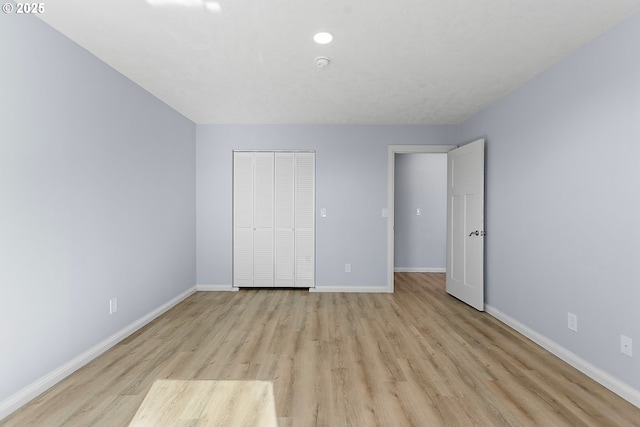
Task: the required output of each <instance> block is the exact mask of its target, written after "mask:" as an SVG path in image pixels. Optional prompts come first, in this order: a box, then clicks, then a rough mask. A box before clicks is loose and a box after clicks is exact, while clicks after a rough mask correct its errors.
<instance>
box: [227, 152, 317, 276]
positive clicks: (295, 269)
mask: <svg viewBox="0 0 640 427" xmlns="http://www.w3.org/2000/svg"><path fill="white" fill-rule="evenodd" d="M236 153H247V154H252V155H253V165H254V168H253V170H252V172H251V173H252V176H251V180H252V181H253V182H254V186H253V188H252V192H253V206H252V209H253V210H254V212H255V179H256V178H255V161H256V160H255V154H256V153H272V154H273V156H274V162H273V169H274V173H273V177H274V178H273V199H274V208H273V214H274V219H273V232H274V233H273V246H272V249H273V285H266V287H271V286H273V287H291V288H294V287H304V288H314V287H315V277H316V256H315V255H316V251H315V244H316V215H315V207H316V152H315V151H313V150H233V151H232V199H233V200H232V213H231V218H232V234H233V236H232V248H231V250H232V280H231V283H232V287H233V288H234V289H238V288H243V287H247V288H250V287H265V286H264V285H261V284H256V283H255V280H254V282H253V283H252V284H250V283H249V282H248V281H247V280H246V279H245V280H240V281H238V280H237V279H238V277H236V274H237V271H236V267H237V266H236V255H237V254H236V247H235V245H236V244H237V242H236V239H237V237H238V236H236V232H237V231H238V230H237V229H236V223H235V222H236V206H237V203H236V179H237V177H236ZM278 153H287V154H293V157H294V159H293V162H294V164H295V165H294V182H293V186H294V188H297V185H298V183H297V176H298V171H297V167H298V165H297V160H296V159H297V156H296V155H297V154H312V155H313V157H312V159H313V163H312V172H311V179H312V181H313V185H312V188H311V190H312V202H311V203H312V207H311V212H312V215H311V218H310V219H311V222H312V224H313V225H312V227H313V229H312V232H311V240H312V241H311V245H310V249H311V251H310V252H311V253H312V259H311V263H312V266H311V269H312V274H311V275H309V274H308V271H307V275H306V277H304V278H301V277H299V272H298V268H299V267H298V266H299V262H298V257H299V253H296V250H295V249H294V257H293V258H294V259H293V264H294V265H293V278H292V280H287V281H285V282H284V283H282V282H280V283H279V282H278V281H277V280H278V278H277V265H278V263H277V260H276V244H277V242H276V240H277V233H278V227H277V220H276V217H275V212H276V207H275V203H276V191H277V190H276V186H277V183H276V174H277V171H276V164H277V163H278V162H277V161H276V155H277V154H278ZM294 192H295V190H294ZM294 200H295V196H294ZM294 206H296V202H295V201H294ZM293 216H294V217H295V216H297V213H296V210H295V209H294V212H293ZM254 221H255V219H254ZM297 229H298V227H297V225H296V226H294V227H293V229H292V231H293V230H296V231H297ZM293 234H294V239H295V240H296V241H297V233H296V232H294V233H293ZM245 239H246V237H245ZM296 244H297V243H296ZM251 246H252V247H254V245H251ZM294 248H295V246H294ZM307 252H309V250H307ZM245 256H246V255H245ZM245 262H246V260H245ZM307 264H308V263H307ZM253 270H254V267H252V274H255V272H254V271H253ZM239 282H240V283H239Z"/></svg>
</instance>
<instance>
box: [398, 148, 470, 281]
mask: <svg viewBox="0 0 640 427" xmlns="http://www.w3.org/2000/svg"><path fill="white" fill-rule="evenodd" d="M454 148H458V146H457V145H389V146H388V151H387V153H388V154H387V286H386V292H388V293H393V290H394V286H393V272H394V271H393V270H394V257H395V248H394V205H395V169H396V154H412V153H413V154H415V153H427V154H428V153H448V152H449V151H451V150H453V149H454Z"/></svg>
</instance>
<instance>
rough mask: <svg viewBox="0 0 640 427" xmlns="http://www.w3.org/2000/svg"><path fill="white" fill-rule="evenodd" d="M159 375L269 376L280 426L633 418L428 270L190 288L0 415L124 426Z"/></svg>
mask: <svg viewBox="0 0 640 427" xmlns="http://www.w3.org/2000/svg"><path fill="white" fill-rule="evenodd" d="M158 379H177V380H217V381H221V380H246V381H270V382H271V384H272V387H273V398H274V400H275V413H276V417H277V423H278V425H279V426H280V427H283V426H311V425H320V426H339V425H352V426H375V425H379V426H408V425H413V426H439V425H452V426H471V425H478V426H506V425H513V426H529V425H536V426H564V425H594V426H617V425H621V426H622V425H624V426H628V425H640V409H638V408H636V407H635V406H633V405H631V404H630V403H628V402H626V401H624V400H623V399H621V398H619V397H617V396H616V395H614V394H613V393H611V392H610V391H608V390H607V389H605V388H604V387H602V386H600V385H599V384H597V383H596V382H594V381H593V380H591V379H589V378H588V377H586V376H584V375H583V374H581V373H580V372H578V371H577V370H576V369H574V368H572V367H570V366H569V365H567V364H566V363H564V362H562V361H561V360H559V359H558V358H556V357H555V356H553V355H551V354H550V353H548V352H547V351H545V350H543V349H542V348H540V347H538V346H537V345H535V344H533V343H532V342H531V341H529V340H528V339H526V338H524V337H523V336H521V335H519V334H518V333H516V332H514V331H513V330H511V329H510V328H508V327H506V326H505V325H503V324H502V323H500V322H498V321H497V320H495V319H494V318H492V317H491V316H490V315H488V314H486V313H480V312H478V311H476V310H474V309H473V308H470V307H468V306H466V305H464V304H462V303H461V302H459V301H458V300H456V299H454V298H452V297H450V296H448V295H447V294H446V293H445V291H444V275H442V274H425V273H397V274H396V292H395V294H355V293H334V294H331V293H309V292H307V291H306V290H241V291H239V292H221V293H215V292H210V293H206V292H198V293H196V294H194V295H192V296H191V297H189V298H188V299H186V300H185V301H184V302H182V303H180V304H179V305H177V306H176V307H175V308H173V309H172V310H170V311H168V312H167V313H165V314H164V315H163V316H161V317H159V318H158V319H156V320H155V321H154V322H152V323H151V324H149V325H147V326H146V327H145V328H143V329H141V330H140V331H138V332H136V333H135V334H134V335H132V336H131V337H129V338H127V339H126V340H124V341H123V342H121V343H120V344H118V345H117V346H115V347H114V348H113V349H111V350H109V351H108V352H107V353H105V354H103V355H102V356H100V357H98V358H97V359H95V360H94V361H92V362H91V363H89V364H88V365H86V366H85V367H84V368H82V369H80V370H79V371H77V372H76V373H74V374H73V375H71V376H69V377H68V378H66V379H65V380H63V381H62V382H60V383H59V384H58V385H56V386H55V387H53V388H51V389H50V390H49V391H47V392H46V393H44V394H43V395H41V396H40V397H38V398H36V399H35V400H33V401H32V402H31V403H29V404H28V405H26V406H24V407H23V408H22V409H20V410H18V411H17V412H15V413H14V414H12V415H11V416H10V417H8V418H6V419H5V420H3V421H1V422H0V425H4V426H62V425H70V426H89V425H91V426H126V425H128V424H129V422H130V421H131V420H132V418H133V416H134V414H136V411H137V410H138V407H139V406H140V405H141V403H142V401H143V399H144V398H145V396H146V395H147V393H148V392H149V390H150V388H151V386H152V384H153V383H154V381H156V380H158ZM198 425H200V424H198Z"/></svg>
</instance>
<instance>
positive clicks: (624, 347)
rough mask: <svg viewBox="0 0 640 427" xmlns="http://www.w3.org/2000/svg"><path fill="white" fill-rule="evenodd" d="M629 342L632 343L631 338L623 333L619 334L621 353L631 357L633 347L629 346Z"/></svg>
mask: <svg viewBox="0 0 640 427" xmlns="http://www.w3.org/2000/svg"><path fill="white" fill-rule="evenodd" d="M631 344H632V340H631V338H629V337H627V336H624V335H620V351H621V352H622V354H626V355H627V356H629V357H632V355H633V352H632V350H633V349H632V348H631Z"/></svg>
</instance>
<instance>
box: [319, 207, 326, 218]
mask: <svg viewBox="0 0 640 427" xmlns="http://www.w3.org/2000/svg"><path fill="white" fill-rule="evenodd" d="M320 216H321V217H322V218H326V217H327V208H320Z"/></svg>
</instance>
